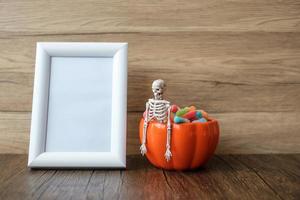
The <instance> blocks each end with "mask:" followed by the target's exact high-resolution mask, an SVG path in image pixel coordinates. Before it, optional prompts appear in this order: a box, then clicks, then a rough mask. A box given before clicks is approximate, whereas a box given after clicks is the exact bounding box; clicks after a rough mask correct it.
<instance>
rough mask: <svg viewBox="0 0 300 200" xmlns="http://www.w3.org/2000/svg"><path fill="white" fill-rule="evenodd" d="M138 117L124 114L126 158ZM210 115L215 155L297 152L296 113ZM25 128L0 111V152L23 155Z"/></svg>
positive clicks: (23, 116) (133, 148) (135, 143)
mask: <svg viewBox="0 0 300 200" xmlns="http://www.w3.org/2000/svg"><path fill="white" fill-rule="evenodd" d="M141 116H142V113H141V112H130V113H128V123H127V127H128V131H127V154H128V155H132V154H139V146H140V142H139V138H138V124H139V120H140V117H141ZM211 116H212V117H214V118H217V119H218V120H219V122H220V128H221V137H220V143H219V146H218V148H217V153H218V154H238V153H240V154H248V153H249V152H253V153H256V154H260V153H298V152H299V149H300V142H298V141H300V135H299V129H300V123H299V121H300V113H298V112H294V113H290V112H287V113H286V112H261V113H212V114H211ZM245 122H247V123H245ZM29 129H30V113H29V112H19V113H11V112H9V113H4V112H0V152H2V153H11V152H13V153H18V154H24V153H27V152H28V146H29Z"/></svg>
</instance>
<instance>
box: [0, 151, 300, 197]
mask: <svg viewBox="0 0 300 200" xmlns="http://www.w3.org/2000/svg"><path fill="white" fill-rule="evenodd" d="M299 160H300V155H299V154H295V155H235V156H232V155H227V156H224V155H222V156H215V157H213V158H212V159H211V160H210V161H209V162H208V164H207V165H206V166H204V167H202V168H200V169H197V170H193V171H186V172H180V171H178V172H175V171H164V170H161V169H158V168H155V167H153V166H151V165H150V164H149V163H148V162H147V161H146V160H145V159H143V158H142V157H141V156H128V157H127V163H128V165H127V169H126V170H79V171H78V170H29V169H27V167H26V161H27V156H26V155H12V154H10V155H0V164H1V165H0V173H1V176H0V178H1V182H0V198H1V199H7V200H10V199H25V200H26V199H272V200H274V199H297V198H298V197H299V187H300V181H299V180H300V179H299V176H298V174H299V173H300V168H299V162H296V161H299ZM283 163H284V164H283ZM7 166H11V167H7ZM2 177H3V178H2Z"/></svg>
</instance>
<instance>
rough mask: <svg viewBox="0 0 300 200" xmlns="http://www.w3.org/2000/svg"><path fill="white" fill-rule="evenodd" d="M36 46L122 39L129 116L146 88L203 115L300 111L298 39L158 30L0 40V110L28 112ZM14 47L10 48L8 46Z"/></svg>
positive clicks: (289, 35) (137, 108) (148, 93)
mask: <svg viewBox="0 0 300 200" xmlns="http://www.w3.org/2000/svg"><path fill="white" fill-rule="evenodd" d="M37 41H127V42H128V43H129V58H128V60H129V63H128V68H129V69H128V76H129V77H128V111H143V110H144V109H145V102H146V100H147V99H148V98H149V97H150V96H151V95H152V91H151V83H152V81H153V80H155V79H157V78H162V79H164V80H166V83H167V85H168V87H167V91H166V98H167V99H169V100H170V101H172V102H173V103H176V104H178V105H182V106H184V105H186V104H194V105H196V106H201V107H202V108H204V109H205V110H207V111H208V112H218V113H220V112H256V111H260V112H269V111H272V112H275V111H285V112H286V111H300V67H299V66H300V65H299V63H300V34H298V33H210V34H209V35H208V34H206V33H168V34H166V33H163V34H104V35H88V36H86V35H72V36H35V37H22V38H13V39H0V46H2V47H3V48H1V49H0V55H1V56H0V66H1V68H0V81H1V82H0V90H1V93H0V110H2V111H3V110H4V111H30V110H31V99H32V88H33V86H32V84H33V72H34V61H35V46H36V42H37ZM11 44H14V45H11Z"/></svg>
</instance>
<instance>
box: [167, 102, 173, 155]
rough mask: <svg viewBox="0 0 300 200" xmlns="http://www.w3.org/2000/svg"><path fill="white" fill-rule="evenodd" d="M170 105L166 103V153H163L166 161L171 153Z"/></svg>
mask: <svg viewBox="0 0 300 200" xmlns="http://www.w3.org/2000/svg"><path fill="white" fill-rule="evenodd" d="M170 118H171V106H170V105H168V119H167V144H166V153H165V158H166V160H167V161H169V160H170V159H171V157H172V153H171V150H170V148H171V129H172V127H171V126H172V125H171V119H170Z"/></svg>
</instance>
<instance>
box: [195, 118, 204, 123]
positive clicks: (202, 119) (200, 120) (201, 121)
mask: <svg viewBox="0 0 300 200" xmlns="http://www.w3.org/2000/svg"><path fill="white" fill-rule="evenodd" d="M196 122H200V123H205V122H207V120H206V119H205V118H203V117H202V118H200V119H197V120H194V121H193V123H196Z"/></svg>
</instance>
